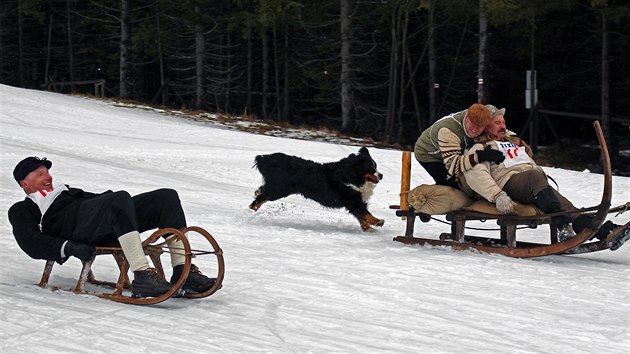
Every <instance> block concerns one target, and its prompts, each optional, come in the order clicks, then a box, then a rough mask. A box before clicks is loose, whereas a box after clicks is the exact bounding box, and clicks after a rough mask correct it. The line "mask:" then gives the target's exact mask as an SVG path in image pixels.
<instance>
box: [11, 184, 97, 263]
mask: <svg viewBox="0 0 630 354" xmlns="http://www.w3.org/2000/svg"><path fill="white" fill-rule="evenodd" d="M98 195H99V194H94V193H89V192H85V191H83V190H81V189H78V188H68V190H67V191H63V192H61V194H59V196H58V197H57V198H56V199H55V201H54V202H53V203H52V205H51V206H50V207H49V208H48V210H47V211H46V214H45V215H44V218H43V220H42V214H41V212H40V210H39V208H38V207H37V205H36V204H35V203H34V202H33V201H32V200H31V199H29V198H25V199H24V200H23V201H20V202H17V203H15V204H13V205H12V206H11V208H10V209H9V222H11V225H12V226H13V236H15V240H16V241H17V243H18V245H19V246H20V248H21V249H22V250H23V251H24V252H25V253H26V254H28V255H29V256H30V257H31V258H34V259H45V260H51V261H57V262H58V263H63V262H64V261H65V260H66V259H67V257H66V258H61V246H62V245H63V243H64V242H66V240H71V237H72V231H73V230H74V226H75V221H76V215H77V212H78V211H79V208H80V206H81V203H82V202H83V201H84V200H86V199H90V198H94V197H96V196H98ZM40 221H41V227H40Z"/></svg>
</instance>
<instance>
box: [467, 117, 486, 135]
mask: <svg viewBox="0 0 630 354" xmlns="http://www.w3.org/2000/svg"><path fill="white" fill-rule="evenodd" d="M464 128H466V129H465V131H466V135H468V137H469V138H476V137H478V136H479V135H480V134H481V133H483V129H484V128H485V127H481V126H478V125H476V124H475V123H473V122H471V121H470V119H469V118H468V116H466V118H464Z"/></svg>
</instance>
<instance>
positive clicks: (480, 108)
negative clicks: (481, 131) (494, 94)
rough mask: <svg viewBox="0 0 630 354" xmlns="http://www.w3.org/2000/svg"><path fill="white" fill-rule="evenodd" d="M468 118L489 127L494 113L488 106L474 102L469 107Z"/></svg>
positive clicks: (476, 123) (477, 124)
mask: <svg viewBox="0 0 630 354" xmlns="http://www.w3.org/2000/svg"><path fill="white" fill-rule="evenodd" d="M466 115H467V116H468V119H470V121H471V122H472V123H473V124H474V125H476V126H479V127H484V128H485V127H487V126H488V125H490V123H491V122H492V114H491V113H490V110H489V109H488V107H486V106H484V105H482V104H479V103H474V104H473V105H472V106H470V108H468V112H466Z"/></svg>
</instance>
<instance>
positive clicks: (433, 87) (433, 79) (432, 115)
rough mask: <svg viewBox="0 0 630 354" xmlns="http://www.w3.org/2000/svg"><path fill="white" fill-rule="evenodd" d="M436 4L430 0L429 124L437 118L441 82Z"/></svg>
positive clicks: (428, 39)
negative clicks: (436, 49) (436, 41)
mask: <svg viewBox="0 0 630 354" xmlns="http://www.w3.org/2000/svg"><path fill="white" fill-rule="evenodd" d="M434 10H435V4H434V1H429V38H427V41H428V44H429V73H428V75H429V122H428V123H429V124H432V123H433V122H435V121H436V120H437V115H438V112H437V90H438V89H439V87H440V84H439V83H438V82H437V76H436V75H437V74H436V71H437V59H436V51H435V35H434V34H435V15H434V13H435V11H434Z"/></svg>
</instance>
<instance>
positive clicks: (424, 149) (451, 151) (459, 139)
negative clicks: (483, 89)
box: [414, 103, 504, 189]
mask: <svg viewBox="0 0 630 354" xmlns="http://www.w3.org/2000/svg"><path fill="white" fill-rule="evenodd" d="M490 121H491V114H490V111H489V110H488V108H487V107H486V106H484V105H482V104H479V103H475V104H473V105H472V106H470V108H468V109H466V110H463V111H461V112H457V113H453V114H450V115H448V116H446V117H443V118H442V119H440V120H438V121H437V122H435V123H433V125H431V126H430V127H429V128H427V129H426V130H425V131H423V132H422V134H421V135H420V137H419V138H418V141H416V145H415V147H414V155H415V157H416V160H418V162H420V165H422V167H424V169H425V170H426V171H427V172H428V173H429V174H430V175H431V177H433V179H434V180H435V183H436V184H438V185H445V186H450V187H453V188H456V189H460V187H459V183H458V181H457V178H458V177H459V176H460V175H461V173H462V172H464V171H466V170H469V169H471V168H472V167H473V166H475V165H476V164H478V163H480V162H486V161H492V162H494V163H500V162H501V161H503V158H504V157H503V154H501V153H499V152H498V151H493V150H481V151H478V152H476V153H475V154H472V155H469V156H467V157H465V158H464V156H463V154H464V149H465V148H466V146H468V145H469V144H471V143H472V142H473V140H472V139H473V138H475V137H477V136H479V135H480V134H481V133H482V132H483V130H484V128H485V127H486V126H488V124H490Z"/></svg>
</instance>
